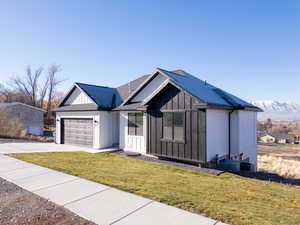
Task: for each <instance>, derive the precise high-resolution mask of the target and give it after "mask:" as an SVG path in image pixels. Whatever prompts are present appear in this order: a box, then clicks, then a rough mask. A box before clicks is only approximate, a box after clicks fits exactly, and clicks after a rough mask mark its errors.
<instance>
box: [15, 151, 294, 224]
mask: <svg viewBox="0 0 300 225" xmlns="http://www.w3.org/2000/svg"><path fill="white" fill-rule="evenodd" d="M11 156H13V157H15V158H18V159H21V160H25V161H28V162H31V163H35V164H38V165H41V166H45V167H49V168H52V169H56V170H59V171H62V172H65V173H69V174H72V175H75V176H80V177H83V178H86V179H89V180H92V181H95V182H98V183H101V184H106V185H109V186H112V187H115V188H118V189H121V190H124V191H128V192H132V193H135V194H137V195H141V196H144V197H147V198H151V199H154V200H157V201H160V202H163V203H166V204H169V205H173V206H176V207H178V208H182V209H185V210H189V211H191V212H194V213H198V214H201V215H205V216H208V217H211V218H213V219H216V220H220V221H223V222H225V223H229V224H258V225H265V224H285V225H286V224H288V225H296V224H300V189H298V188H296V187H289V186H285V185H281V184H276V183H271V182H265V181H259V180H254V179H248V178H242V177H239V176H237V175H233V174H230V173H224V174H222V175H220V176H214V175H209V174H205V173H198V172H192V171H188V170H183V169H178V168H173V167H170V166H166V165H161V164H158V163H152V162H144V161H139V160H135V159H130V158H125V157H122V156H119V155H115V154H89V153H85V152H65V153H33V154H12V155H11Z"/></svg>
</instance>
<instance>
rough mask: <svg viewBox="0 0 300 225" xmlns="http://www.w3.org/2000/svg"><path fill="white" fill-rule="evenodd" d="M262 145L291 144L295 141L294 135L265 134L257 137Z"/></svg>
mask: <svg viewBox="0 0 300 225" xmlns="http://www.w3.org/2000/svg"><path fill="white" fill-rule="evenodd" d="M259 139H260V141H261V142H263V143H279V144H289V143H290V144H293V143H294V142H295V141H296V140H297V139H296V135H294V134H287V133H270V134H268V133H265V134H264V135H261V136H260V137H259Z"/></svg>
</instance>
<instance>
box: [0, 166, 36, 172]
mask: <svg viewBox="0 0 300 225" xmlns="http://www.w3.org/2000/svg"><path fill="white" fill-rule="evenodd" d="M30 167H33V165H30V166H24V167H20V168H16V169H12V170H3V171H0V174H1V173H10V172H14V171H16V170H22V169H26V168H30Z"/></svg>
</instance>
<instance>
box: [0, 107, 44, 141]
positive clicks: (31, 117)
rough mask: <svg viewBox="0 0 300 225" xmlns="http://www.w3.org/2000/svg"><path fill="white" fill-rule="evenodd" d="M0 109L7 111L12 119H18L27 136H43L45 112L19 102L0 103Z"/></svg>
mask: <svg viewBox="0 0 300 225" xmlns="http://www.w3.org/2000/svg"><path fill="white" fill-rule="evenodd" d="M0 108H2V109H3V108H4V109H7V110H8V113H9V114H10V115H12V118H13V117H16V118H18V119H19V120H20V122H21V123H22V126H23V128H24V130H25V131H26V132H27V134H32V135H38V136H40V135H43V130H44V113H45V112H46V111H45V110H43V109H41V108H37V107H34V106H31V105H27V104H24V103H20V102H10V103H0ZM12 118H7V119H8V120H9V119H12Z"/></svg>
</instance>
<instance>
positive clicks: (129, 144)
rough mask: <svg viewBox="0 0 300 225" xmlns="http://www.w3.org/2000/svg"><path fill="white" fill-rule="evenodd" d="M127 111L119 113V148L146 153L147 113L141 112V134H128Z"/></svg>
mask: <svg viewBox="0 0 300 225" xmlns="http://www.w3.org/2000/svg"><path fill="white" fill-rule="evenodd" d="M128 113H129V111H126V112H121V113H120V136H119V137H120V141H119V146H120V149H123V150H125V151H133V152H139V153H142V154H146V152H147V148H146V147H147V115H146V113H144V114H143V136H131V135H128Z"/></svg>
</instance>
